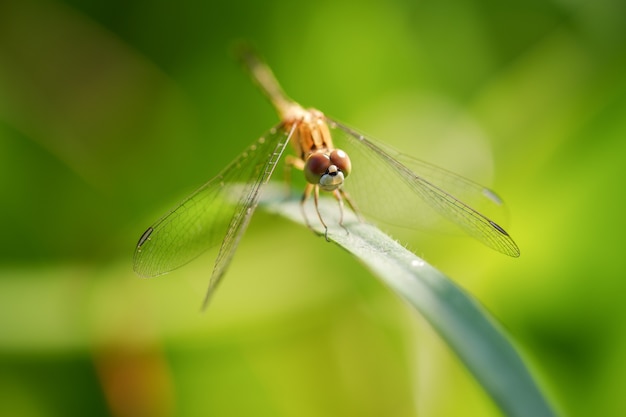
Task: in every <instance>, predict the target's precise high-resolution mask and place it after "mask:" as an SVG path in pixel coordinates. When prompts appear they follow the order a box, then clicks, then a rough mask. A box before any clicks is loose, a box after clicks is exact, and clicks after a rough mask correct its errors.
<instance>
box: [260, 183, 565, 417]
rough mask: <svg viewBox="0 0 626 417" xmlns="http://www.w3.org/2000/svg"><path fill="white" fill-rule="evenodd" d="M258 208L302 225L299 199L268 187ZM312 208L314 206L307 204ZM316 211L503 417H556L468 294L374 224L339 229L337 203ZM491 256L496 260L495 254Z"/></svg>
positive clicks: (324, 202)
mask: <svg viewBox="0 0 626 417" xmlns="http://www.w3.org/2000/svg"><path fill="white" fill-rule="evenodd" d="M261 205H262V206H263V207H264V208H265V209H266V210H268V211H270V212H274V213H277V214H280V215H282V216H284V217H286V218H288V219H290V220H293V221H295V222H297V223H300V224H306V223H305V220H304V218H303V215H302V211H301V207H300V202H299V200H294V199H289V200H285V199H284V198H283V199H281V198H280V197H277V196H276V193H273V192H272V189H271V188H270V190H269V192H267V191H266V192H265V195H264V197H263V200H262V202H261ZM309 205H311V206H312V204H309ZM320 212H321V213H322V216H323V218H324V221H325V222H326V224H327V225H328V226H329V228H328V239H329V240H330V241H332V242H334V243H336V244H337V245H339V246H341V247H342V248H343V249H345V250H347V251H348V252H350V253H351V254H353V255H354V256H356V257H357V258H358V259H359V260H360V261H361V262H362V263H363V264H365V265H366V266H367V267H368V268H369V269H370V270H371V271H372V272H373V273H374V274H375V275H376V276H377V277H378V278H379V279H381V280H382V281H383V282H384V283H385V284H387V285H388V286H389V287H390V288H391V289H393V290H394V291H395V292H396V293H397V294H398V295H400V296H401V297H402V298H404V299H405V300H407V301H408V302H409V303H411V304H412V305H413V306H414V307H415V308H416V309H417V310H418V311H419V312H420V313H421V314H422V316H424V318H426V320H427V321H428V322H429V323H430V324H431V325H432V327H433V328H434V329H435V331H436V332H437V333H438V334H439V335H440V336H441V337H442V338H443V340H445V341H446V343H447V344H448V345H449V346H450V348H451V349H452V350H453V351H454V352H456V354H457V355H458V357H459V358H460V359H461V360H462V361H463V363H464V364H465V365H466V366H467V368H468V369H469V370H470V372H471V373H472V374H473V375H474V377H475V378H476V379H477V380H478V382H479V383H480V384H481V385H482V386H483V387H484V389H485V390H486V391H487V393H488V394H489V395H490V396H491V397H492V398H493V400H494V401H495V403H496V404H497V405H498V406H499V407H500V409H501V410H502V412H503V413H504V414H505V415H507V416H528V417H543V416H546V417H547V416H555V415H556V414H555V412H554V411H553V410H552V409H551V407H550V405H549V404H548V401H547V400H546V398H545V397H544V396H543V395H542V393H541V391H540V390H539V388H538V386H537V384H536V383H535V381H534V380H533V378H532V376H531V375H530V372H529V370H528V369H527V367H526V366H525V364H524V362H523V361H522V359H521V357H520V355H519V354H518V352H517V351H516V349H515V348H514V347H513V344H512V343H511V342H510V341H509V340H508V338H507V336H506V335H505V333H504V331H503V330H502V328H501V327H500V326H499V325H498V324H497V322H496V321H495V320H494V319H493V318H492V317H491V316H490V315H489V313H488V312H487V311H486V310H485V309H484V308H482V307H481V306H480V304H479V303H478V302H477V301H476V300H475V299H474V298H472V296H471V295H469V294H468V293H467V292H465V291H464V290H463V289H462V288H460V287H459V286H458V285H456V284H455V283H454V282H452V280H450V278H448V277H447V276H445V275H444V274H443V273H441V272H440V271H438V270H437V269H435V268H434V267H432V266H431V265H429V264H427V263H426V262H425V261H424V260H423V259H420V258H419V257H417V256H416V255H415V254H413V253H411V252H410V251H408V250H407V249H405V248H404V247H403V246H402V245H400V244H399V243H398V242H396V241H395V240H393V239H392V238H391V237H389V236H388V235H386V234H385V233H383V232H382V231H380V230H379V229H378V228H376V227H375V226H372V225H369V224H367V223H362V222H359V221H358V220H357V219H356V218H355V217H354V215H353V214H352V213H349V212H346V213H345V216H346V218H345V221H344V224H345V226H346V229H347V230H346V229H344V228H342V227H340V226H339V221H338V213H339V210H338V208H337V203H336V202H335V201H333V200H331V199H325V198H322V199H321V201H320ZM307 217H308V218H309V220H310V222H311V225H312V227H313V228H314V230H315V231H316V232H318V233H323V228H321V225H320V222H319V219H318V218H317V214H316V213H315V212H314V211H313V210H312V209H310V210H307ZM494 256H498V255H495V254H494Z"/></svg>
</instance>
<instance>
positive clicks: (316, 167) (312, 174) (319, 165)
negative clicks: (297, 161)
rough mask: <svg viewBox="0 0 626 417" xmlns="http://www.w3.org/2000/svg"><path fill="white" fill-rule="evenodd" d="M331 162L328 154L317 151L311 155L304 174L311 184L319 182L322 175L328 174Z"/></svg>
mask: <svg viewBox="0 0 626 417" xmlns="http://www.w3.org/2000/svg"><path fill="white" fill-rule="evenodd" d="M330 165H331V162H330V158H329V157H328V155H325V154H323V153H321V152H317V153H314V154H312V155H311V156H309V157H308V158H307V160H306V162H305V163H304V176H305V177H306V180H307V181H308V182H310V183H311V184H319V183H320V178H321V177H322V175H324V174H326V173H327V171H328V168H330Z"/></svg>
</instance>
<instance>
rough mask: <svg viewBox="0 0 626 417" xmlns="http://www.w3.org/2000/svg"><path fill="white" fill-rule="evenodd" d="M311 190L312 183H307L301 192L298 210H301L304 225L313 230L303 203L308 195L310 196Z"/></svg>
mask: <svg viewBox="0 0 626 417" xmlns="http://www.w3.org/2000/svg"><path fill="white" fill-rule="evenodd" d="M311 191H313V184H307V185H306V187H305V188H304V193H302V198H301V199H300V211H301V212H302V218H303V219H304V223H305V224H306V226H307V227H308V228H309V229H311V231H313V232H315V230H314V229H313V227H312V226H311V223H310V222H309V218H308V217H307V215H306V210H305V206H304V205H305V204H306V202H307V200H308V199H309V197H311Z"/></svg>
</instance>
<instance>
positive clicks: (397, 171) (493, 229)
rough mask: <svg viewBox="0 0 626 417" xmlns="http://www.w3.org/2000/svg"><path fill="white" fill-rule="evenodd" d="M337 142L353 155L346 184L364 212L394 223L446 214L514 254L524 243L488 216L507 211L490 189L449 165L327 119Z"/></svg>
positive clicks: (422, 223) (419, 223) (417, 222)
mask: <svg viewBox="0 0 626 417" xmlns="http://www.w3.org/2000/svg"><path fill="white" fill-rule="evenodd" d="M328 123H329V126H330V127H331V131H332V134H333V142H334V146H335V147H336V148H340V149H343V150H344V151H346V153H347V154H348V155H349V156H350V159H351V161H352V173H351V174H350V176H349V177H348V178H347V179H346V181H345V185H344V188H345V190H346V191H347V192H348V193H349V194H350V195H351V196H352V199H353V200H354V202H355V204H356V206H357V208H358V209H359V210H360V211H361V212H363V213H364V214H366V215H368V216H371V217H373V218H375V219H378V220H381V221H383V222H386V223H389V224H395V225H399V226H409V227H414V228H423V227H432V224H434V223H438V222H439V221H440V220H441V219H445V220H447V221H449V222H451V223H453V224H455V225H456V226H458V227H460V228H461V229H462V230H464V231H465V232H466V233H468V234H469V235H470V236H473V237H474V238H476V239H478V240H479V241H481V242H483V243H484V244H486V245H487V246H489V247H491V248H492V249H495V250H497V251H499V252H502V253H504V254H507V255H509V256H515V257H516V256H519V248H518V247H517V245H516V244H515V242H514V241H513V239H511V237H510V236H509V235H508V233H507V232H506V231H505V230H504V229H503V228H502V227H501V226H499V225H498V224H497V223H496V222H495V221H493V220H491V219H490V218H489V217H487V215H486V214H484V213H488V214H489V215H490V216H491V215H492V214H493V215H498V214H502V213H503V212H504V208H503V204H502V200H501V199H500V198H499V197H498V196H497V195H496V194H495V193H494V192H493V191H491V190H490V189H488V188H486V187H483V186H481V185H478V184H476V183H474V182H472V181H470V180H468V179H465V178H463V177H461V176H459V175H456V174H454V173H452V172H450V171H447V170H444V169H442V168H438V167H436V166H434V165H431V164H428V163H426V162H423V161H420V160H417V159H414V158H411V157H409V156H406V155H403V154H401V153H400V152H398V151H395V150H393V149H392V148H390V147H388V146H386V145H382V144H378V143H375V142H374V141H372V140H371V139H369V138H366V137H365V136H363V135H361V134H360V133H358V132H356V131H355V130H353V129H351V128H349V127H347V126H345V125H343V124H341V123H339V122H336V121H334V120H331V119H328Z"/></svg>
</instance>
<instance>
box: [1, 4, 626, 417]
mask: <svg viewBox="0 0 626 417" xmlns="http://www.w3.org/2000/svg"><path fill="white" fill-rule="evenodd" d="M241 39H247V40H249V41H250V42H252V43H253V44H254V45H255V46H256V47H257V49H258V50H260V51H261V53H262V55H264V57H265V58H266V59H267V60H268V61H269V62H270V64H271V65H272V67H273V68H274V71H275V73H276V74H277V76H278V77H279V79H280V80H281V81H282V83H283V86H284V87H285V89H286V90H287V91H288V92H289V93H290V95H291V96H292V97H294V98H296V99H297V100H298V101H300V102H301V103H302V104H303V105H307V106H315V107H318V108H320V109H322V110H323V111H325V112H326V113H327V114H329V115H332V116H334V117H336V118H337V119H339V120H342V121H344V122H347V123H349V124H350V125H352V126H355V127H357V128H358V129H360V130H362V131H364V132H368V133H369V134H371V135H373V136H374V137H376V138H379V139H381V140H383V141H384V142H386V143H389V144H391V145H393V146H395V147H398V148H401V149H403V150H404V151H405V152H406V153H408V154H411V155H414V156H417V157H420V158H423V159H426V160H429V161H431V162H435V163H437V164H440V165H443V166H445V167H448V168H450V169H452V170H455V171H459V172H461V173H463V174H464V175H467V176H470V177H472V178H476V179H478V180H480V181H485V182H488V183H491V184H492V185H493V186H494V188H495V189H496V190H498V191H499V193H500V194H501V195H502V196H503V197H504V198H505V200H506V201H507V203H508V207H509V212H510V221H509V224H508V229H509V231H510V232H511V234H512V235H513V237H514V238H515V239H516V241H517V242H518V244H519V246H520V248H521V251H522V256H521V257H520V258H519V259H508V258H506V257H505V256H502V255H499V254H497V253H495V252H493V251H490V250H489V249H487V248H485V247H483V246H482V245H480V244H479V243H477V242H474V241H472V240H471V239H469V238H464V237H459V236H442V235H441V234H437V233H429V232H420V231H417V232H416V231H413V232H407V233H404V234H402V233H401V238H402V239H403V241H405V242H406V243H407V244H408V245H409V247H410V248H412V249H413V250H414V251H415V252H416V253H418V254H419V255H422V256H424V257H425V259H426V260H428V261H429V262H430V263H432V264H434V265H435V266H437V267H438V268H440V269H441V270H442V271H444V272H445V273H447V274H448V275H449V276H451V277H452V278H453V279H454V280H455V281H456V282H458V283H459V284H460V285H461V286H462V287H464V288H465V289H467V291H468V292H470V293H471V294H473V295H474V296H475V297H476V298H477V299H478V300H480V302H481V303H482V304H483V305H484V306H485V307H486V308H487V309H488V310H489V311H491V312H492V313H493V315H494V316H495V317H496V318H497V320H498V321H499V322H500V323H501V324H502V325H503V327H504V328H505V329H506V331H507V332H508V333H509V335H510V336H511V338H512V339H513V340H514V341H515V344H516V346H517V347H518V348H519V349H520V352H522V355H523V356H524V358H525V359H526V361H527V362H528V364H529V366H530V368H531V369H532V372H533V373H534V375H536V377H537V380H538V381H539V383H540V385H541V387H542V388H543V389H544V390H545V392H546V395H548V396H549V397H550V398H551V401H553V402H554V404H555V406H556V408H557V409H558V410H559V411H560V412H562V413H563V414H564V415H570V416H589V415H598V416H600V415H601V416H618V415H624V413H625V412H626V399H625V397H624V395H623V393H624V389H625V383H626V376H625V375H626V355H624V351H625V350H626V328H625V326H624V320H625V318H626V302H625V301H624V294H625V293H626V291H625V290H626V280H625V279H624V278H625V277H624V275H625V273H624V268H623V267H624V265H625V261H624V260H625V259H626V256H625V255H624V253H623V252H624V249H625V248H626V245H624V243H623V239H624V231H625V230H626V227H625V226H626V221H625V218H626V217H625V216H624V203H623V200H624V195H625V192H626V189H625V188H626V187H625V185H626V181H625V178H626V3H624V2H623V1H620V0H598V1H593V2H589V1H587V2H585V1H576V0H569V1H567V0H560V1H557V0H554V1H549V0H531V1H528V0H524V1H522V0H514V1H509V2H497V1H493V0H459V1H434V0H423V1H400V0H392V1H380V2H376V1H339V2H337V1H325V0H322V1H316V2H292V1H284V0H270V1H264V2H253V1H245V0H230V1H221V0H214V1H181V2H170V1H130V2H129V1H115V0H113V1H106V2H105V1H98V0H70V1H55V0H4V1H2V2H0V199H1V202H2V204H0V219H1V220H0V221H1V224H2V227H1V230H0V398H2V400H1V401H0V414H2V415H7V416H9V415H12V416H18V415H19V416H71V415H76V416H85V415H89V416H109V415H110V416H250V415H254V416H257V417H258V416H300V417H302V416H319V415H324V416H381V415H385V416H417V415H419V416H461V415H482V416H496V415H499V411H498V410H497V408H496V407H495V406H494V404H493V403H492V402H491V400H490V399H489V398H488V397H487V396H486V395H485V393H484V392H483V391H482V389H481V388H480V387H479V386H478V385H477V384H476V382H475V381H474V380H473V379H472V377H471V375H470V374H469V373H468V371H467V370H466V369H465V368H464V367H463V365H462V364H461V363H460V362H459V361H458V359H457V358H456V357H454V356H453V355H452V354H451V352H450V351H449V350H448V348H447V347H446V346H445V344H444V343H442V342H441V340H439V338H438V337H437V335H436V334H434V333H433V331H432V330H431V329H430V328H429V326H428V324H427V323H425V322H424V320H423V319H422V318H421V317H419V315H418V314H417V313H415V312H414V311H412V310H411V309H410V308H409V307H407V305H406V304H405V303H404V302H403V301H401V300H400V299H398V298H397V297H396V296H395V295H394V294H392V293H391V292H390V291H389V290H388V289H387V288H385V287H384V286H383V285H381V284H380V283H379V282H378V281H377V280H376V278H375V277H373V276H372V275H371V274H370V273H369V272H368V271H367V270H365V269H364V268H363V267H362V266H361V265H360V264H358V262H357V261H355V260H354V259H352V258H351V257H350V256H349V255H348V254H347V253H344V252H343V251H341V250H340V249H339V248H337V247H335V246H334V245H332V244H327V243H325V242H324V240H323V239H320V238H318V237H316V236H314V235H313V234H312V233H310V232H309V231H308V230H306V229H305V228H302V227H300V226H297V225H293V224H291V223H289V222H287V221H286V220H284V219H281V218H278V217H275V216H272V215H268V214H266V213H263V212H261V211H259V212H257V213H256V214H255V217H254V219H253V221H252V224H251V226H250V228H249V230H248V232H247V234H246V236H245V237H244V239H243V240H242V242H241V245H240V248H239V250H238V252H237V254H236V256H235V258H234V262H233V263H232V266H231V268H230V270H229V273H228V275H227V277H226V279H225V280H224V282H223V285H221V287H220V289H219V291H218V293H217V294H216V296H215V298H214V301H213V304H212V305H211V306H210V308H209V309H208V310H207V311H206V312H205V313H201V312H200V304H201V300H202V297H203V295H204V291H205V289H206V286H207V283H208V278H209V276H210V272H211V268H212V258H211V257H210V256H207V257H202V258H200V259H198V260H197V261H195V262H194V263H192V264H190V265H188V266H186V267H185V268H183V269H181V270H179V271H176V272H174V273H172V274H170V275H167V276H164V277H159V278H156V279H151V280H143V279H140V278H138V277H137V276H135V275H134V274H133V272H132V269H131V268H132V267H131V258H132V252H133V249H134V245H135V243H136V241H137V239H138V237H139V236H140V235H141V233H142V232H143V231H144V230H145V229H146V227H147V226H148V225H150V224H151V223H152V222H153V221H154V220H156V219H157V218H158V217H159V216H160V215H161V214H163V213H164V212H166V211H167V210H168V209H169V208H171V207H172V206H173V205H174V204H175V203H176V202H177V201H178V200H180V199H181V198H182V197H184V196H185V195H186V194H188V193H189V192H191V191H193V189H194V188H196V187H197V186H199V185H200V184H202V183H203V182H204V181H206V180H208V179H209V178H210V177H211V176H213V175H214V174H216V173H217V172H218V171H219V170H220V169H221V168H222V167H224V166H225V165H226V164H227V163H228V162H229V161H230V160H231V159H232V158H234V156H235V155H237V154H238V153H239V152H240V151H241V150H243V149H244V147H246V146H247V145H248V144H250V143H252V142H253V141H254V140H255V139H256V138H257V137H258V136H260V135H261V134H262V133H263V132H264V131H265V130H267V129H269V128H270V127H271V126H272V125H273V124H274V123H276V122H277V118H276V115H275V114H274V112H273V110H272V108H271V107H270V106H269V105H268V104H267V103H266V101H265V100H264V98H263V96H262V95H261V94H259V92H258V91H257V90H256V89H255V88H254V86H253V85H252V83H250V81H249V80H248V78H247V74H245V72H244V71H242V70H241V69H240V68H239V66H238V64H237V62H236V61H235V59H234V58H233V54H232V52H231V51H232V47H233V45H234V44H235V43H236V42H237V41H238V40H241ZM399 233H400V232H399Z"/></svg>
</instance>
